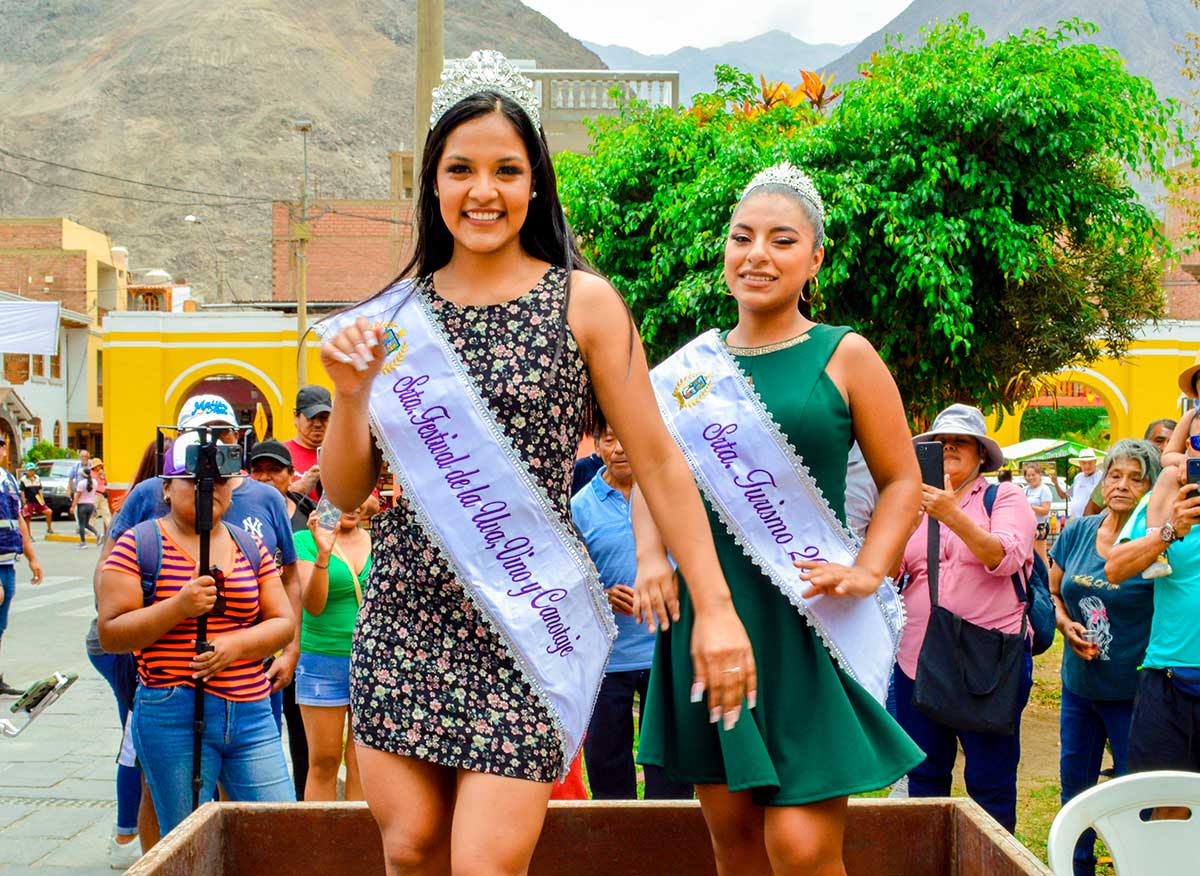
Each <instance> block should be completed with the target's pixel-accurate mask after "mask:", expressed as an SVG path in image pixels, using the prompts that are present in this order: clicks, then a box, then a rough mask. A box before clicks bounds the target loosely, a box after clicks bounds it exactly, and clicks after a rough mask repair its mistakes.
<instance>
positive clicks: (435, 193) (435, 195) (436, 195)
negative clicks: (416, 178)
mask: <svg viewBox="0 0 1200 876" xmlns="http://www.w3.org/2000/svg"><path fill="white" fill-rule="evenodd" d="M433 196H434V197H435V198H437V197H441V196H440V195H439V194H438V190H437V189H434V190H433Z"/></svg>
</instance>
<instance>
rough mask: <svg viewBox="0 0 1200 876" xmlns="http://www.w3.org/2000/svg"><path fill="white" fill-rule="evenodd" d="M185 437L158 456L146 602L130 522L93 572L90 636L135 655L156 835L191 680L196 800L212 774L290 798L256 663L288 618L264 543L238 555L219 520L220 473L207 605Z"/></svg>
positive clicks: (184, 790)
mask: <svg viewBox="0 0 1200 876" xmlns="http://www.w3.org/2000/svg"><path fill="white" fill-rule="evenodd" d="M195 443H196V438H195V436H194V434H192V435H185V436H183V437H181V438H180V439H179V440H177V441H176V442H175V444H174V446H173V447H172V449H171V453H170V456H169V458H168V460H167V461H166V464H165V465H164V471H163V484H164V498H165V500H166V502H167V504H168V505H169V506H170V509H171V510H170V512H169V513H168V514H167V516H166V517H163V518H160V519H159V520H158V521H157V525H158V529H159V535H160V538H161V543H162V550H161V554H160V560H159V567H158V574H157V585H156V588H155V592H154V594H153V597H152V598H150V600H149V604H145V602H144V599H143V593H142V587H141V583H140V582H141V577H142V573H141V570H140V568H139V564H138V551H137V532H136V528H135V529H130V530H128V531H126V532H125V533H124V534H123V535H122V536H121V537H120V538H119V539H118V540H117V543H116V546H115V547H114V548H113V551H112V553H111V554H110V555H109V557H108V559H107V560H106V561H105V564H104V571H103V575H102V577H101V580H100V593H99V609H100V610H99V632H100V644H101V646H102V647H103V648H104V650H105V651H108V652H111V653H120V652H126V651H133V652H134V656H135V657H136V658H137V664H138V676H139V681H140V683H139V685H138V692H137V697H136V700H135V703H134V709H133V737H134V743H135V745H136V747H137V751H138V759H139V761H140V762H141V765H142V769H143V772H144V774H145V776H146V781H147V783H148V784H149V786H150V791H151V796H152V797H153V798H154V808H155V811H156V812H157V814H158V819H159V823H160V825H161V826H162V831H163V833H164V834H165V833H166V832H167V831H169V830H171V829H172V828H173V827H174V826H175V825H176V824H178V823H179V822H180V821H182V820H183V819H184V818H185V817H186V816H187V814H188V812H189V811H190V809H191V796H192V791H191V778H192V758H191V751H192V732H193V731H192V719H193V710H194V708H195V683H196V680H198V679H202V680H203V681H204V685H205V693H204V719H205V729H204V736H203V751H202V761H201V763H202V766H201V775H202V777H203V780H204V782H203V787H202V789H201V792H200V799H201V800H211V799H212V798H213V791H214V789H215V786H216V784H217V782H218V781H219V782H220V784H221V787H222V788H224V790H225V792H226V794H228V796H229V798H230V799H232V800H239V801H244V800H252V801H291V800H294V799H295V792H294V790H293V788H292V783H291V779H290V778H289V777H288V772H287V765H286V763H285V762H284V758H283V748H282V745H281V743H280V737H279V731H278V729H277V728H276V725H275V720H274V718H273V717H272V714H271V704H270V700H269V695H270V692H271V683H270V681H269V680H268V679H267V676H266V672H265V670H264V668H263V659H264V658H265V657H267V656H268V655H270V654H273V653H275V652H276V651H278V650H279V649H280V648H282V647H283V646H284V645H286V644H287V643H288V642H289V641H291V638H292V634H293V631H294V626H293V624H294V623H295V620H294V618H293V616H292V611H291V607H290V605H289V604H288V601H287V597H286V595H285V594H284V591H283V585H282V584H281V583H280V580H279V573H278V571H277V569H276V567H275V563H274V561H273V560H272V559H271V557H270V555H269V554H268V553H267V551H266V549H265V548H263V547H262V545H261V544H259V545H258V555H257V556H254V557H247V556H245V555H243V553H242V552H241V551H240V550H239V548H238V544H237V541H236V540H235V539H234V538H233V536H232V535H231V534H230V532H229V528H228V526H227V525H226V526H222V525H221V517H222V515H223V514H224V512H225V510H226V508H228V507H229V500H230V495H231V489H230V485H229V483H228V482H227V481H226V480H225V479H223V478H218V479H217V482H216V487H215V489H214V491H213V530H212V536H211V543H210V544H211V557H212V564H213V565H214V566H216V567H217V568H219V569H221V570H223V571H224V584H223V587H222V594H221V595H223V596H224V597H225V604H224V606H223V610H222V611H220V612H216V611H214V608H215V607H216V606H217V597H218V592H217V585H216V582H215V581H214V579H213V577H212V576H210V575H201V574H199V571H200V570H199V569H198V567H197V563H196V560H195V557H197V556H198V555H199V548H200V538H199V535H198V534H197V532H196V526H195V524H196V501H195V492H194V482H193V479H192V475H191V474H189V473H188V472H187V471H186V465H185V462H186V456H187V447H188V446H189V445H193V444H195ZM255 541H256V542H257V539H255ZM204 614H208V615H209V620H208V633H207V638H208V641H209V642H210V643H211V644H212V650H211V651H209V652H207V653H204V654H196V653H195V648H196V619H197V618H198V617H200V616H201V615H204Z"/></svg>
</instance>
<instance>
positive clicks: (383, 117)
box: [0, 0, 604, 298]
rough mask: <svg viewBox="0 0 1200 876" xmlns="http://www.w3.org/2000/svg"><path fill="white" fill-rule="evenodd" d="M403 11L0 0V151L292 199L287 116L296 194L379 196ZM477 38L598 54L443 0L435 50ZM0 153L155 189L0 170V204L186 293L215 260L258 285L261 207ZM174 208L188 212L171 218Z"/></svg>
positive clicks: (404, 134)
mask: <svg viewBox="0 0 1200 876" xmlns="http://www.w3.org/2000/svg"><path fill="white" fill-rule="evenodd" d="M414 9H415V5H414V3H413V0H289V2H287V3H278V2H274V0H206V2H204V3H196V2H192V0H0V118H2V119H4V124H3V125H2V126H0V149H7V150H10V151H13V152H18V153H23V154H26V155H31V156H35V157H39V158H45V159H50V160H53V161H57V162H60V163H62V164H67V165H73V166H76V167H83V168H88V169H94V170H99V171H104V172H107V173H110V174H115V175H118V176H124V177H132V178H135V179H139V180H149V181H153V182H158V183H164V184H167V185H171V186H176V187H180V188H189V189H199V190H204V191H208V192H216V193H230V192H233V193H237V194H239V195H243V196H245V195H261V196H264V197H266V198H279V199H286V198H296V197H298V192H299V187H300V177H301V171H302V152H301V140H300V135H299V134H297V133H295V132H294V131H293V130H292V127H291V124H290V120H291V119H293V118H296V117H299V116H305V117H307V118H310V119H312V120H313V122H314V130H313V132H312V133H311V134H310V135H309V167H310V171H309V172H310V185H311V188H312V190H313V191H314V193H315V194H318V195H325V196H331V197H363V198H377V197H386V195H387V191H388V162H387V152H388V150H390V149H395V148H399V147H400V146H401V145H402V144H405V143H409V142H411V140H412V124H411V116H412V89H413V85H412V77H413V70H414V55H415V49H414V16H415V12H414ZM480 47H490V48H496V49H499V50H500V51H503V52H505V53H506V54H508V55H510V56H512V57H521V58H534V59H536V60H537V61H538V63H539V65H540V66H543V67H566V68H598V67H603V66H604V65H603V64H602V62H601V61H600V59H599V58H598V57H596V55H594V54H593V53H592V52H590V51H589V50H587V49H586V48H584V46H583V45H582V44H581V43H580V42H578V41H577V40H575V39H573V38H571V37H569V36H567V35H566V34H565V33H563V31H562V30H560V29H559V28H558V27H557V26H556V25H554V23H553V22H551V21H550V20H549V19H547V18H546V17H544V16H543V15H541V14H539V13H537V12H534V11H533V10H531V9H529V8H528V7H526V6H524V5H522V4H521V3H520V2H519V0H447V2H446V54H447V55H448V56H449V57H462V56H465V55H466V54H468V53H469V52H471V51H472V50H474V49H476V48H480ZM0 168H7V169H8V170H10V171H18V172H21V173H23V174H26V175H27V176H30V177H33V178H35V179H38V180H41V181H44V182H54V183H59V184H65V185H70V186H75V187H78V188H85V189H95V190H101V191H106V192H116V193H120V194H122V195H123V196H127V197H128V196H134V197H139V198H145V199H148V200H150V201H154V202H155V203H139V202H136V201H133V200H119V199H114V198H108V197H103V196H100V195H96V194H88V193H83V192H76V191H70V190H66V189H62V188H50V187H46V186H44V185H35V184H32V183H30V182H27V181H25V180H22V179H19V178H17V177H15V176H12V175H11V174H9V173H0V216H53V215H66V216H70V217H71V218H73V219H75V220H77V221H79V222H82V223H83V224H85V225H89V226H93V227H96V228H100V229H102V230H106V231H108V232H109V233H110V234H111V235H112V237H113V241H114V243H120V244H125V245H127V246H129V248H130V255H131V260H132V266H133V267H134V268H151V267H163V268H166V269H167V270H168V271H170V272H171V273H173V274H175V275H176V276H186V277H187V278H189V279H190V280H192V281H193V282H195V283H196V285H197V287H198V290H199V291H201V292H205V291H208V290H211V289H213V288H214V285H215V284H214V282H213V276H214V274H215V263H216V258H217V257H219V258H220V259H221V261H222V262H223V265H224V268H225V272H226V275H227V279H228V282H229V284H230V286H231V287H232V289H233V291H234V292H235V294H237V295H238V296H239V297H241V298H268V297H270V246H269V242H270V208H269V206H268V205H265V204H255V205H250V206H245V205H238V206H230V205H229V202H228V200H227V199H222V198H213V197H208V196H196V195H186V194H179V193H172V192H168V191H163V190H157V189H150V188H141V187H136V186H131V185H127V184H123V183H118V182H114V181H111V180H104V179H100V178H97V177H89V176H84V175H81V174H78V173H72V172H68V171H65V170H61V169H56V168H53V167H48V166H45V165H40V164H36V163H32V162H27V161H23V160H17V159H14V158H10V157H5V156H0ZM168 201H176V202H180V203H164V202H168ZM212 205H219V206H212ZM189 213H191V214H195V215H197V216H199V217H200V218H201V219H202V221H203V227H201V228H196V227H195V226H193V225H191V224H189V223H185V222H183V217H184V216H185V215H187V214H189ZM205 229H207V231H206V230H205ZM208 233H211V234H212V241H211V242H210V241H209V240H208V237H207V234H208ZM214 249H215V250H216V253H214Z"/></svg>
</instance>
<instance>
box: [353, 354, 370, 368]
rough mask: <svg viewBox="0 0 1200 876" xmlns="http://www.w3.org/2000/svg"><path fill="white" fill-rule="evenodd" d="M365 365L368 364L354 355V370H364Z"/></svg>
mask: <svg viewBox="0 0 1200 876" xmlns="http://www.w3.org/2000/svg"><path fill="white" fill-rule="evenodd" d="M367 367H368V366H367V363H366V362H364V361H363V360H362V359H360V358H358V356H355V357H354V370H355V371H366V370H367Z"/></svg>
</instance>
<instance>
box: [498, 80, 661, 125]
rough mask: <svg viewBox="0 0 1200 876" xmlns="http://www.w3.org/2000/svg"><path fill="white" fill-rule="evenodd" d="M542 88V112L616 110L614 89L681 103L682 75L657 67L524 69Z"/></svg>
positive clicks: (650, 99)
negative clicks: (680, 76) (680, 79)
mask: <svg viewBox="0 0 1200 876" xmlns="http://www.w3.org/2000/svg"><path fill="white" fill-rule="evenodd" d="M521 73H522V74H523V75H525V76H528V77H529V78H530V79H532V80H533V81H534V82H536V83H538V84H539V85H540V86H541V89H542V95H541V97H542V113H543V115H553V114H555V113H558V112H567V113H572V112H578V111H583V112H584V113H585V114H586V113H587V112H588V111H589V110H592V111H595V113H596V114H603V113H611V112H615V111H616V109H617V106H618V102H617V100H616V99H615V98H614V96H613V89H617V90H618V93H619V94H621V95H624V96H625V97H626V98H631V97H632V98H637V99H638V100H642V101H645V102H646V103H649V104H650V105H651V106H666V107H677V106H679V74H678V73H667V72H662V71H657V70H522V71H521Z"/></svg>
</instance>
